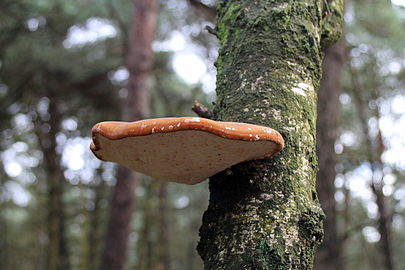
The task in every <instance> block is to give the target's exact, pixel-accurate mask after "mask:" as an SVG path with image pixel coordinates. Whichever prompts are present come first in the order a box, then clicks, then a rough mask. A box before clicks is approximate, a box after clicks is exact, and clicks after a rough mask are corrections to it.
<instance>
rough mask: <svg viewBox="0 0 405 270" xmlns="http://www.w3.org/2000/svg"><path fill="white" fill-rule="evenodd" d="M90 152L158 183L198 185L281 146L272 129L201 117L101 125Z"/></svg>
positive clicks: (275, 132) (277, 135)
mask: <svg viewBox="0 0 405 270" xmlns="http://www.w3.org/2000/svg"><path fill="white" fill-rule="evenodd" d="M92 137H93V142H92V143H91V144H90V149H91V150H92V152H93V153H94V155H95V156H96V157H97V158H99V159H101V160H104V161H113V162H117V163H119V164H121V165H124V166H126V167H128V168H130V169H132V170H134V171H137V172H140V173H143V174H146V175H149V176H152V177H154V178H156V179H159V180H165V181H170V182H178V183H184V184H196V183H199V182H201V181H203V180H205V179H206V178H208V177H210V176H212V175H214V174H216V173H218V172H220V171H222V170H225V169H227V168H229V167H231V166H232V165H235V164H237V163H240V162H243V161H248V160H254V159H262V158H270V157H272V156H273V155H275V154H276V153H277V152H279V151H281V149H283V147H284V140H283V138H282V136H281V135H280V134H279V133H278V132H277V131H275V130H273V129H271V128H268V127H264V126H258V125H252V124H245V123H235V122H220V121H213V120H209V119H205V118H199V117H178V118H158V119H148V120H142V121H137V122H131V123H130V122H101V123H98V124H96V125H95V126H94V127H93V129H92Z"/></svg>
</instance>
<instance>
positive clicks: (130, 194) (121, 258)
mask: <svg viewBox="0 0 405 270" xmlns="http://www.w3.org/2000/svg"><path fill="white" fill-rule="evenodd" d="M157 8H158V5H157V1H156V0H134V19H133V22H132V27H131V33H130V41H129V47H128V48H129V51H128V52H127V53H126V67H127V69H128V71H129V79H128V97H127V98H126V99H125V102H124V104H123V107H122V108H123V109H122V120H124V121H136V120H140V119H143V118H145V117H146V116H148V114H149V94H148V92H149V78H150V73H151V68H152V65H153V51H152V47H151V44H152V41H153V38H154V33H155V25H156V17H157ZM137 178H138V175H137V174H136V173H134V172H132V171H130V170H128V169H127V168H124V167H119V169H118V174H117V183H116V185H115V187H114V190H113V195H112V200H111V212H110V219H109V225H108V229H107V236H106V245H105V249H104V252H103V256H102V263H101V266H100V269H101V270H121V269H124V267H125V264H126V260H127V252H128V251H127V249H128V236H129V233H130V231H131V219H132V212H133V208H134V199H135V195H134V189H135V186H136V183H137Z"/></svg>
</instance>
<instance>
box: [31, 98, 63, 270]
mask: <svg viewBox="0 0 405 270" xmlns="http://www.w3.org/2000/svg"><path fill="white" fill-rule="evenodd" d="M50 92H51V91H50ZM48 114H49V120H48V119H47V120H45V121H42V119H37V121H36V122H35V123H36V126H35V132H36V135H37V138H38V141H39V146H40V148H41V151H42V153H43V157H44V169H45V172H46V178H47V188H48V198H47V204H48V205H47V210H48V220H47V226H48V247H47V248H48V252H47V269H48V270H67V269H69V268H70V264H69V253H68V248H67V240H66V232H65V209H64V205H63V200H62V196H63V190H64V182H65V178H64V176H63V170H62V168H61V166H60V158H61V157H60V154H58V153H57V152H56V146H57V145H56V135H57V133H58V131H59V130H58V129H59V127H60V123H61V120H62V116H61V115H60V112H59V101H58V99H57V98H56V97H55V96H52V95H51V96H49V108H48ZM45 119H46V118H45Z"/></svg>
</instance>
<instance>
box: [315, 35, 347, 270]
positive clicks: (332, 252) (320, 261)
mask: <svg viewBox="0 0 405 270" xmlns="http://www.w3.org/2000/svg"><path fill="white" fill-rule="evenodd" d="M344 63H345V44H344V41H343V40H341V41H339V42H337V43H336V44H334V45H332V46H331V47H329V48H327V49H326V50H325V54H324V60H323V65H322V69H323V72H322V79H321V85H320V89H319V91H318V119H317V134H316V138H317V155H318V167H319V170H318V174H317V191H318V194H319V201H320V203H321V206H322V209H323V211H324V212H325V214H326V219H325V221H324V240H323V243H322V245H321V246H320V248H319V250H318V252H317V254H316V256H315V265H314V269H316V270H326V269H330V270H342V269H343V258H342V240H343V239H341V235H340V232H339V230H338V227H337V209H336V200H335V192H336V188H335V176H336V171H335V166H336V164H337V155H336V153H335V142H336V139H337V135H338V134H337V120H338V119H337V118H338V115H339V95H340V92H341V79H342V71H343V69H344Z"/></svg>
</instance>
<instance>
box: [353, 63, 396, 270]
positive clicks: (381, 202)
mask: <svg viewBox="0 0 405 270" xmlns="http://www.w3.org/2000/svg"><path fill="white" fill-rule="evenodd" d="M350 71H351V76H352V83H353V92H352V93H353V97H354V103H355V105H356V110H357V113H358V117H359V120H360V124H361V127H362V132H363V134H362V135H363V137H364V140H365V144H366V153H367V161H368V163H369V164H370V169H371V171H372V176H371V179H370V180H371V181H370V183H371V184H370V187H371V190H372V191H373V193H374V195H375V198H376V204H377V207H378V214H379V216H378V232H379V233H380V236H381V238H380V241H379V246H380V247H379V248H380V254H381V255H382V261H383V262H382V264H383V267H384V269H386V270H395V268H396V267H395V264H394V258H393V248H392V210H391V209H390V205H389V201H388V198H387V197H386V196H385V195H384V193H383V187H384V182H383V177H384V171H383V169H384V164H383V161H382V154H383V153H384V149H385V145H384V140H383V136H382V131H381V129H380V127H379V125H377V136H376V137H375V138H372V137H371V134H370V129H369V126H368V118H367V115H368V113H367V110H368V106H367V103H368V102H370V101H371V100H374V101H377V99H378V96H379V95H378V86H377V83H376V82H375V83H374V88H373V89H371V90H370V91H371V93H370V94H371V99H370V100H367V99H366V98H364V96H363V95H362V93H365V91H366V89H364V87H363V86H362V85H361V83H360V80H359V78H358V74H357V72H356V70H355V68H354V67H352V66H350ZM375 77H377V75H375ZM376 104H378V103H377V102H376ZM379 110H380V107H379V106H378V105H377V107H376V108H375V109H374V110H373V111H372V112H371V116H372V117H375V118H376V119H380V111H379Z"/></svg>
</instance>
